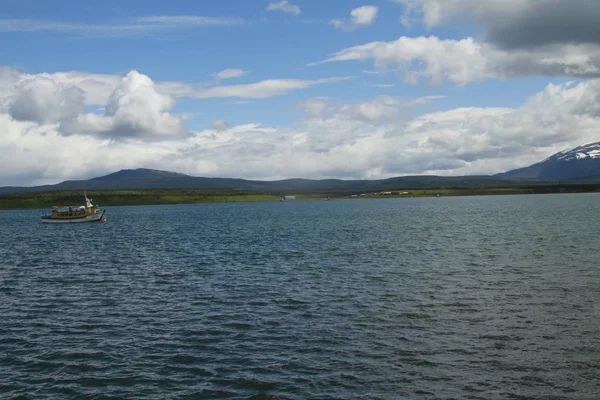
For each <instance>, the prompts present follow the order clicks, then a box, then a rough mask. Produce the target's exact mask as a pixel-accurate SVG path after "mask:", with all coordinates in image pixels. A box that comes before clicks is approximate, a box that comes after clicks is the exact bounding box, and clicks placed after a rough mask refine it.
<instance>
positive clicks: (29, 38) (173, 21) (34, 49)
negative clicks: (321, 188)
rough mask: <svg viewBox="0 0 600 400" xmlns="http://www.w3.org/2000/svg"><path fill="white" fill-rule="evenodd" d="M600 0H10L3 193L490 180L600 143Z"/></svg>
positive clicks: (3, 31)
mask: <svg viewBox="0 0 600 400" xmlns="http://www.w3.org/2000/svg"><path fill="white" fill-rule="evenodd" d="M598 21H600V2H599V1H597V0H378V1H376V0H373V1H355V0H343V1H342V0H332V1H320V0H220V1H191V0H190V1H183V0H181V1H178V0H173V1H169V2H165V1H159V0H144V1H137V0H130V1H127V2H123V1H114V0H104V1H102V2H97V3H90V2H81V1H79V0H65V1H60V2H40V1H36V0H18V1H17V0H3V7H2V10H1V11H0V48H1V49H2V51H1V52H0V186H31V185H40V184H52V183H58V182H61V181H63V180H67V179H88V178H93V177H97V176H102V175H106V174H109V173H112V172H116V171H118V170H121V169H128V168H152V169H160V170H166V171H173V172H180V173H185V174H189V175H193V176H206V177H232V178H246V179H261V180H274V179H285V178H312V179H325V178H341V179H380V178H388V177H393V176H405V175H420V174H427V175H445V176H446V175H472V174H493V173H498V172H503V171H506V170H510V169H514V168H519V167H523V166H527V165H530V164H532V163H535V162H538V161H540V160H542V159H544V158H546V157H548V156H549V155H551V154H553V153H555V152H557V151H561V150H565V149H570V148H573V147H575V146H578V145H580V144H583V143H588V142H592V141H598V140H600V24H599V23H598Z"/></svg>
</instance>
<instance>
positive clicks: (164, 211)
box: [0, 194, 600, 399]
mask: <svg viewBox="0 0 600 400" xmlns="http://www.w3.org/2000/svg"><path fill="white" fill-rule="evenodd" d="M40 215H41V211H40V210H34V211H31V210H25V211H23V210H19V211H0V398H2V399H10V398H15V399H17V398H18V399H57V398H73V399H80V398H93V399H109V398H114V399H116V398H123V399H142V398H144V399H147V398H154V399H186V398H190V399H196V398H232V399H233V398H238V399H249V398H251V399H598V398H600V251H599V249H600V195H598V194H582V195H529V196H503V197H502V196H490V197H466V198H423V199H382V200H339V201H337V200H334V201H289V202H284V203H280V202H274V203H243V204H198V205H171V206H143V207H110V208H109V209H108V214H107V215H108V219H109V221H108V223H98V224H81V225H79V224H75V225H64V226H60V225H44V224H41V223H40V221H39V216H40Z"/></svg>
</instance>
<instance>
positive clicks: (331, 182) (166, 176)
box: [0, 168, 519, 193]
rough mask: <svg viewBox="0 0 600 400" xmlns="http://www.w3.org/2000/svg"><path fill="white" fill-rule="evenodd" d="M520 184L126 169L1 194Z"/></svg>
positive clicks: (510, 182) (438, 178) (436, 178)
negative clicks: (240, 175) (250, 177)
mask: <svg viewBox="0 0 600 400" xmlns="http://www.w3.org/2000/svg"><path fill="white" fill-rule="evenodd" d="M518 182H519V181H518V180H515V179H513V178H504V177H492V176H486V175H482V176H454V177H442V176H432V175H419V176H403V177H397V178H389V179H380V180H341V179H323V180H312V179H285V180H279V181H253V180H246V179H233V178H204V177H194V176H190V175H185V174H179V173H175V172H168V171H159V170H153V169H144V168H140V169H124V170H121V171H118V172H115V173H112V174H109V175H105V176H101V177H97V178H92V179H89V180H78V181H64V182H61V183H58V184H56V185H44V186H33V187H0V193H25V192H45V191H50V190H83V189H84V188H85V189H88V190H118V189H235V190H247V191H255V192H325V191H330V192H331V191H337V192H350V191H353V192H362V191H376V190H386V189H399V188H404V189H418V188H449V187H475V186H501V185H514V184H516V183H518Z"/></svg>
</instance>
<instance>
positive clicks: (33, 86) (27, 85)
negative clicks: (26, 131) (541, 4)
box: [8, 76, 84, 124]
mask: <svg viewBox="0 0 600 400" xmlns="http://www.w3.org/2000/svg"><path fill="white" fill-rule="evenodd" d="M15 89H16V93H15V94H14V95H13V96H11V98H9V102H8V113H9V114H10V115H11V116H12V117H13V118H14V119H16V120H19V121H33V122H37V123H39V124H47V123H58V122H61V121H64V120H68V119H73V118H77V116H78V115H79V112H80V111H81V110H82V109H83V106H84V92H83V90H81V89H79V88H77V87H74V86H67V85H64V84H62V83H60V82H57V81H56V80H53V79H50V78H46V77H43V76H36V77H32V78H30V79H26V80H23V81H22V82H20V83H19V84H18V85H16V87H15Z"/></svg>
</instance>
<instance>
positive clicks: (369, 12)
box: [329, 6, 379, 30]
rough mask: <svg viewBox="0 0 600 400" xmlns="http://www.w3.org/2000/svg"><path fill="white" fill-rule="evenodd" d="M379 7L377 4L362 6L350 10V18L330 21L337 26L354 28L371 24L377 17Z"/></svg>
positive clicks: (346, 28)
mask: <svg viewBox="0 0 600 400" xmlns="http://www.w3.org/2000/svg"><path fill="white" fill-rule="evenodd" d="M378 11H379V9H378V8H377V7H376V6H362V7H358V8H355V9H353V10H352V11H350V20H349V21H344V20H341V19H332V20H331V21H329V23H330V24H331V25H333V26H335V27H336V28H339V29H345V30H352V29H356V28H358V27H359V26H365V25H371V24H372V23H373V22H374V21H375V19H376V18H377V12H378Z"/></svg>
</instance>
